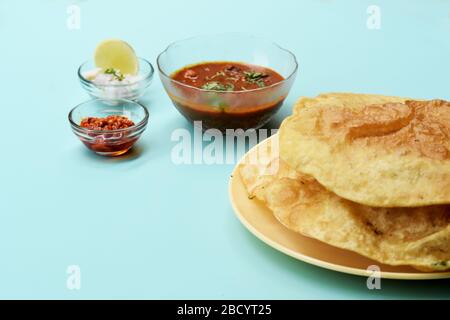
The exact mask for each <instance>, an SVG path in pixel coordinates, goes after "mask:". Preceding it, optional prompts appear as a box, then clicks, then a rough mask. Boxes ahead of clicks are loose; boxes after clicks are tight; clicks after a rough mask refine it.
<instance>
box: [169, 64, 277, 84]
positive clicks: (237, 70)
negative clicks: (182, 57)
mask: <svg viewBox="0 0 450 320" xmlns="http://www.w3.org/2000/svg"><path fill="white" fill-rule="evenodd" d="M172 79H174V80H176V81H179V82H182V83H184V84H186V85H189V86H192V87H196V88H200V89H204V90H214V91H247V90H253V89H258V88H264V87H267V86H270V85H272V84H275V83H278V82H281V81H283V80H284V78H283V77H282V76H281V75H280V74H278V73H277V72H276V71H274V70H272V69H269V68H266V67H262V66H256V65H252V64H247V63H241V62H205V63H199V64H195V65H190V66H187V67H184V68H182V69H181V70H178V71H176V72H175V73H174V74H173V75H172Z"/></svg>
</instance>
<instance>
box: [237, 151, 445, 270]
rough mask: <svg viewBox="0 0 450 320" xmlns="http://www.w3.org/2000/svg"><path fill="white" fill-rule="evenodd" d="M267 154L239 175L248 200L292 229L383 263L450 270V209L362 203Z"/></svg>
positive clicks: (240, 168)
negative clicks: (276, 168)
mask: <svg viewBox="0 0 450 320" xmlns="http://www.w3.org/2000/svg"><path fill="white" fill-rule="evenodd" d="M265 154H266V155H267V156H266V158H265V159H261V158H260V159H259V160H258V161H247V162H243V163H242V164H241V165H240V167H239V172H240V175H241V177H242V180H243V182H244V184H245V186H246V189H247V191H248V194H249V198H251V199H252V198H254V197H256V198H257V199H259V200H260V201H262V202H264V203H265V205H266V206H267V207H268V208H269V209H270V210H272V212H273V214H274V215H275V217H276V218H277V219H278V220H279V221H280V222H281V223H282V224H283V225H284V226H286V227H287V228H288V229H291V230H293V231H296V232H299V233H301V234H303V235H306V236H309V237H312V238H315V239H318V240H320V241H323V242H325V243H328V244H330V245H333V246H336V247H339V248H343V249H347V250H351V251H354V252H357V253H359V254H361V255H364V256H366V257H369V258H371V259H374V260H376V261H379V262H380V263H384V264H389V265H410V266H413V267H415V268H417V269H420V270H423V271H438V270H446V269H450V206H443V205H441V206H427V207H418V208H379V207H368V206H364V205H360V204H357V203H354V202H352V201H349V200H346V199H343V198H341V197H339V196H337V195H336V194H334V193H332V192H330V191H328V190H327V189H325V188H324V187H323V186H322V185H321V184H319V183H318V182H317V181H316V180H315V179H314V178H313V177H311V176H308V175H305V174H303V173H300V172H298V171H296V170H294V169H292V168H290V167H289V166H288V165H287V164H286V163H285V162H284V161H283V160H281V159H279V158H278V155H277V154H276V152H267V153H265ZM275 167H278V170H277V171H276V172H274V170H273V168H275ZM257 199H253V200H252V201H258V200H257Z"/></svg>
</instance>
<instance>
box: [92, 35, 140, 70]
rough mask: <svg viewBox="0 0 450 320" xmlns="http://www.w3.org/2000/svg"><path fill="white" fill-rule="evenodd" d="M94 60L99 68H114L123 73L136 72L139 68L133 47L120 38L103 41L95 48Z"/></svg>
mask: <svg viewBox="0 0 450 320" xmlns="http://www.w3.org/2000/svg"><path fill="white" fill-rule="evenodd" d="M94 62H95V65H96V66H97V67H98V68H102V69H103V70H106V69H110V68H113V69H115V70H119V71H120V72H121V73H122V74H136V73H137V72H138V68H139V63H138V59H137V57H136V54H135V53H134V50H133V48H132V47H131V46H130V45H129V44H128V43H126V42H125V41H122V40H119V39H109V40H105V41H103V42H101V43H100V44H99V45H98V46H97V48H96V49H95V54H94Z"/></svg>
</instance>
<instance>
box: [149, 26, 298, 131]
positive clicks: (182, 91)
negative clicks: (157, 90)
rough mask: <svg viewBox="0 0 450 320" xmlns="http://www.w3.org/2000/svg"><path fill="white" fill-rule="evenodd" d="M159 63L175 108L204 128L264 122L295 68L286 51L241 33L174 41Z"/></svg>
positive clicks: (285, 92)
mask: <svg viewBox="0 0 450 320" xmlns="http://www.w3.org/2000/svg"><path fill="white" fill-rule="evenodd" d="M157 63H158V69H159V73H160V77H161V80H162V83H163V85H164V88H165V90H166V92H167V93H168V95H169V97H170V99H171V100H172V102H173V104H174V105H175V107H176V108H177V109H178V111H179V112H180V113H181V114H182V115H183V116H184V117H185V118H186V119H188V120H189V121H191V122H195V123H196V124H199V123H201V126H202V129H204V130H206V129H212V128H214V129H218V130H220V131H223V132H226V129H238V128H240V129H244V130H246V129H251V128H254V129H257V128H260V127H262V126H264V125H265V124H266V123H267V122H268V121H269V120H270V119H271V118H272V117H273V116H274V115H275V114H276V112H277V111H278V110H279V109H280V108H281V106H282V104H283V101H284V100H285V98H286V96H287V95H288V93H289V90H290V89H291V87H292V84H293V82H294V80H295V77H296V74H297V70H298V63H297V60H296V58H295V56H294V54H292V53H291V52H290V51H288V50H285V49H283V48H281V47H280V46H278V45H277V44H275V43H273V42H271V41H268V40H265V39H262V38H259V37H254V36H248V35H242V34H223V35H215V36H200V37H195V38H190V39H186V40H181V41H178V42H175V43H173V44H171V45H169V46H168V47H167V49H166V50H165V51H163V52H162V53H161V54H160V55H159V56H158V59H157ZM200 121H201V122H200Z"/></svg>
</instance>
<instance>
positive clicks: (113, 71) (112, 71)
mask: <svg viewBox="0 0 450 320" xmlns="http://www.w3.org/2000/svg"><path fill="white" fill-rule="evenodd" d="M104 73H105V74H111V75H113V76H114V78H116V80H119V81H122V80H123V79H125V77H124V75H123V74H122V72H120V71H119V70H116V69H114V68H108V69H106V70H105V72H104Z"/></svg>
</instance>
